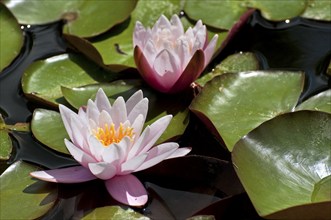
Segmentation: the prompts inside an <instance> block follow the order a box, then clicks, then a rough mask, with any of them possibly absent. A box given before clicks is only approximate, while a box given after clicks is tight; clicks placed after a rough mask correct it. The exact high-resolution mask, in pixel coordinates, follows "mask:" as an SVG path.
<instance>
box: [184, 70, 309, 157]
mask: <svg viewBox="0 0 331 220" xmlns="http://www.w3.org/2000/svg"><path fill="white" fill-rule="evenodd" d="M303 81H304V75H303V73H301V72H291V71H250V72H240V73H227V74H223V75H221V76H217V77H215V78H214V79H212V80H211V81H209V82H208V83H207V84H206V85H205V87H204V88H203V89H202V91H201V93H200V94H199V95H198V96H197V97H196V98H195V99H194V100H193V102H192V104H191V107H190V109H191V110H192V111H193V112H194V113H196V114H197V116H199V117H200V118H203V119H204V118H205V117H207V118H208V119H209V120H210V121H211V123H212V124H213V126H214V127H215V128H216V129H217V131H218V133H219V134H220V136H221V137H222V139H223V141H224V142H225V144H226V146H227V148H228V150H229V151H232V148H233V146H234V144H235V143H236V142H237V141H238V140H239V139H240V138H241V137H243V136H244V135H246V134H247V133H248V132H249V131H251V130H253V129H254V128H256V127H257V126H259V125H260V124H262V123H263V122H265V121H267V120H270V119H271V118H273V117H275V116H277V115H279V114H282V113H285V112H290V111H291V110H292V109H293V108H294V107H295V105H296V103H297V101H298V99H299V96H300V93H301V91H302V88H303Z"/></svg>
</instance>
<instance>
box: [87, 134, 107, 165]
mask: <svg viewBox="0 0 331 220" xmlns="http://www.w3.org/2000/svg"><path fill="white" fill-rule="evenodd" d="M88 144H89V148H90V151H91V154H92V155H93V157H94V158H95V159H96V160H97V161H102V155H103V151H104V150H105V147H104V146H103V144H102V143H101V142H100V141H99V140H98V139H97V138H96V137H95V136H93V135H90V137H89V138H88Z"/></svg>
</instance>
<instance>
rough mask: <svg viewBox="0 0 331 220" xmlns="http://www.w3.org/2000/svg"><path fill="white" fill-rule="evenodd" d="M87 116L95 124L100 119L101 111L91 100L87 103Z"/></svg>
mask: <svg viewBox="0 0 331 220" xmlns="http://www.w3.org/2000/svg"><path fill="white" fill-rule="evenodd" d="M86 114H87V117H88V118H89V119H92V120H93V121H95V122H97V121H98V119H99V114H100V111H99V109H98V108H97V106H96V105H95V103H94V102H93V101H92V100H91V99H90V100H88V102H87V108H86Z"/></svg>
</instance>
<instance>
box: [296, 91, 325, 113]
mask: <svg viewBox="0 0 331 220" xmlns="http://www.w3.org/2000/svg"><path fill="white" fill-rule="evenodd" d="M295 110H296V111H299V110H314V111H322V112H328V113H331V89H328V90H326V91H323V92H321V93H319V94H317V95H315V96H313V97H311V98H309V99H307V100H306V101H304V102H303V103H301V104H300V105H298V106H297V107H296V108H295Z"/></svg>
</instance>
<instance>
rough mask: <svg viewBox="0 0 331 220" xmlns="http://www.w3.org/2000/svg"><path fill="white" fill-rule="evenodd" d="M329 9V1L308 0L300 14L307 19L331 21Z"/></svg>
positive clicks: (330, 7)
mask: <svg viewBox="0 0 331 220" xmlns="http://www.w3.org/2000/svg"><path fill="white" fill-rule="evenodd" d="M330 11H331V4H330V1H325V0H309V1H308V5H307V7H306V10H305V12H304V13H303V14H302V15H301V16H302V17H304V18H309V19H315V20H323V21H331V13H330Z"/></svg>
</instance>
